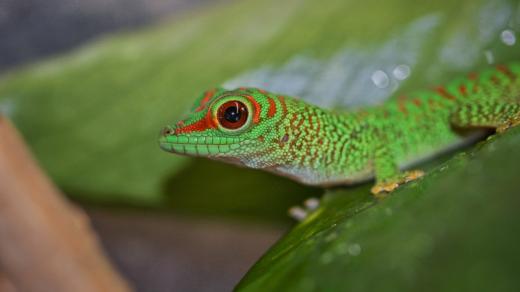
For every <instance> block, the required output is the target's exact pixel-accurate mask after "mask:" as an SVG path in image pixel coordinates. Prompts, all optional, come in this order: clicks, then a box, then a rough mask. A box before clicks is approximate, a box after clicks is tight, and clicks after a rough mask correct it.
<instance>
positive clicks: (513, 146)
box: [237, 127, 520, 291]
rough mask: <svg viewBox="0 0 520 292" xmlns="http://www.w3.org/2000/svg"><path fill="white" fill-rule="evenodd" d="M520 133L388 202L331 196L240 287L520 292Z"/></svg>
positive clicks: (362, 194)
mask: <svg viewBox="0 0 520 292" xmlns="http://www.w3.org/2000/svg"><path fill="white" fill-rule="evenodd" d="M518 145H520V127H517V128H514V129H513V130H511V131H509V132H507V133H506V134H504V135H503V136H502V137H492V139H490V141H488V142H485V143H483V144H482V145H480V146H479V147H476V148H477V149H474V150H471V151H469V152H467V153H461V154H458V155H457V156H456V157H455V158H453V159H451V160H449V161H448V162H446V163H443V164H441V165H440V166H437V167H435V168H434V169H433V170H432V171H430V172H429V173H428V174H427V175H426V177H424V178H423V179H421V180H419V181H415V182H412V183H409V184H407V185H405V186H403V187H401V188H399V189H398V190H397V191H395V192H393V193H392V194H391V195H390V196H389V197H387V198H386V199H384V200H382V201H377V200H375V199H374V198H372V197H371V196H370V195H369V192H368V190H367V187H360V188H358V189H353V190H337V191H329V192H328V193H327V194H326V196H325V198H324V199H323V201H322V205H321V206H320V208H319V209H318V210H317V211H316V212H315V213H313V214H312V215H311V216H310V217H309V218H307V219H306V220H305V221H303V222H302V223H300V224H299V225H298V226H296V227H295V228H294V229H293V230H291V231H290V232H289V233H288V234H287V235H286V236H284V237H283V238H282V239H281V240H280V241H279V242H278V243H277V244H276V245H275V246H273V247H272V248H271V249H270V250H269V251H268V252H267V253H266V254H265V255H264V256H263V257H262V258H261V259H260V261H259V262H258V263H256V264H255V265H254V266H253V268H252V269H251V270H250V271H249V272H248V274H247V275H246V276H245V277H244V278H243V279H242V281H241V282H240V284H239V285H238V287H237V291H516V290H518V288H519V283H518V280H517V279H518V277H517V276H518V272H519V268H518V262H519V261H520V253H518V246H519V245H520V233H519V232H518V226H517V222H519V220H520V213H519V212H518V206H520V196H519V194H520V193H519V191H518V190H519V189H520V181H519V180H518V178H519V175H518V170H519V167H518V165H520V152H519V151H518Z"/></svg>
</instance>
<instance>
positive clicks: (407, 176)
mask: <svg viewBox="0 0 520 292" xmlns="http://www.w3.org/2000/svg"><path fill="white" fill-rule="evenodd" d="M422 176H424V171H422V170H411V171H407V172H405V173H403V174H402V175H400V176H399V177H397V178H395V179H390V180H386V181H383V182H379V183H377V184H376V185H374V186H373V187H372V188H371V189H370V191H371V192H372V194H374V196H375V197H376V198H380V199H381V198H384V197H386V195H387V194H388V193H391V192H392V191H394V190H395V189H397V187H399V186H400V185H403V184H405V183H408V182H411V181H413V180H416V179H418V178H420V177H422Z"/></svg>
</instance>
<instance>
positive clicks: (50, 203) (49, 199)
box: [0, 117, 129, 291]
mask: <svg viewBox="0 0 520 292" xmlns="http://www.w3.org/2000/svg"><path fill="white" fill-rule="evenodd" d="M0 271H2V272H3V273H4V275H5V276H6V277H7V279H8V280H9V281H10V282H11V283H12V284H13V286H14V287H15V288H16V290H19V291H128V290H129V287H128V285H127V284H126V282H125V281H124V280H123V279H122V278H121V277H120V276H119V275H118V274H117V272H115V271H114V269H113V268H112V267H111V265H110V264H109V262H108V261H107V259H105V257H104V256H103V255H102V252H101V248H100V246H99V243H98V241H97V238H96V236H95V234H94V233H93V231H92V230H91V228H90V225H89V221H88V218H87V217H86V215H85V214H84V213H83V212H82V211H81V210H80V209H78V208H76V207H74V206H72V204H70V203H69V202H68V201H67V200H66V199H65V198H64V197H63V196H62V195H61V193H60V192H59V191H58V190H57V189H56V187H55V186H54V185H53V184H52V182H51V181H50V180H49V179H48V178H47V177H46V176H45V174H44V173H43V172H42V171H41V170H40V168H39V167H38V165H37V163H36V162H35V160H34V159H33V157H32V156H31V154H30V153H29V151H28V150H27V147H26V146H25V144H24V142H23V140H22V138H21V137H20V135H19V134H18V133H17V131H16V130H15V129H14V127H13V126H12V125H11V123H10V122H9V121H8V120H7V119H5V118H2V117H0Z"/></svg>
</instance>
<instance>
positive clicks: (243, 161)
mask: <svg viewBox="0 0 520 292" xmlns="http://www.w3.org/2000/svg"><path fill="white" fill-rule="evenodd" d="M519 123H520V63H512V64H509V65H499V66H497V67H495V68H489V69H486V70H484V71H482V72H480V73H471V74H469V75H468V76H466V77H461V78H458V79H456V80H454V81H452V82H451V83H449V84H448V85H447V86H442V87H437V88H434V89H430V90H425V91H419V92H415V93H412V94H410V95H407V96H399V97H394V98H391V99H390V100H389V101H387V102H385V103H383V104H381V105H377V106H373V107H368V108H362V109H359V110H353V111H346V112H339V111H331V110H326V109H322V108H320V107H317V106H314V105H312V104H309V103H306V102H304V101H302V100H299V99H297V98H293V97H289V96H285V95H280V94H274V93H270V92H267V91H264V90H262V89H256V88H238V89H236V90H230V91H227V90H225V89H222V88H216V89H212V90H209V91H207V92H205V93H204V94H202V95H201V96H200V97H199V98H198V99H197V101H196V102H195V105H194V107H193V109H192V112H191V113H190V115H189V116H188V117H187V118H186V119H184V120H181V121H179V122H178V123H176V124H175V125H173V126H167V127H165V128H164V129H163V130H162V132H161V135H160V138H159V140H160V141H159V142H160V146H161V148H162V149H164V150H166V151H168V152H173V153H177V154H183V155H189V156H203V157H208V158H211V159H216V160H221V161H224V162H228V163H233V164H237V165H241V166H246V167H250V168H256V169H263V170H267V171H270V172H273V173H275V174H279V175H283V176H287V177H289V178H292V179H294V180H296V181H299V182H301V183H304V184H309V185H319V186H333V185H348V184H353V183H358V182H362V181H365V180H369V179H371V178H374V177H375V181H376V183H375V185H374V186H373V187H372V190H371V191H372V193H374V194H375V195H378V194H380V195H383V194H385V193H388V192H391V191H392V190H394V189H395V188H397V187H398V186H399V185H402V184H404V183H406V182H408V181H411V180H414V179H417V178H419V177H421V176H422V175H423V172H422V171H420V170H408V171H401V170H400V169H403V168H406V167H407V166H409V165H410V164H413V163H416V162H417V161H419V160H422V159H424V158H427V157H429V156H432V155H435V154H436V153H439V152H441V151H443V150H446V149H451V148H453V147H457V145H461V143H464V142H465V141H467V140H468V139H469V138H468V135H463V134H461V133H462V132H468V131H467V130H470V131H469V132H471V133H474V134H475V133H482V129H484V128H492V129H495V130H496V131H497V132H503V131H505V130H506V129H508V128H509V127H512V126H516V125H518V124H519ZM461 130H465V131H461ZM480 135H482V134H480ZM473 136H475V135H473Z"/></svg>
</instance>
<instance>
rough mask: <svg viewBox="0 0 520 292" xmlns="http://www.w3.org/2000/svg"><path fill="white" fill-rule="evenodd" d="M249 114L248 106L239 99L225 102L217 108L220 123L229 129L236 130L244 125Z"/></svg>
mask: <svg viewBox="0 0 520 292" xmlns="http://www.w3.org/2000/svg"><path fill="white" fill-rule="evenodd" d="M248 115H249V112H248V109H247V106H246V105H245V104H243V103H242V102H240V101H237V100H231V101H228V102H225V103H224V104H222V105H221V106H220V107H219V108H218V110H217V120H218V122H219V124H220V125H221V126H222V127H224V128H225V129H228V130H236V129H239V128H241V127H242V126H244V124H245V123H246V122H247V117H248Z"/></svg>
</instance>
